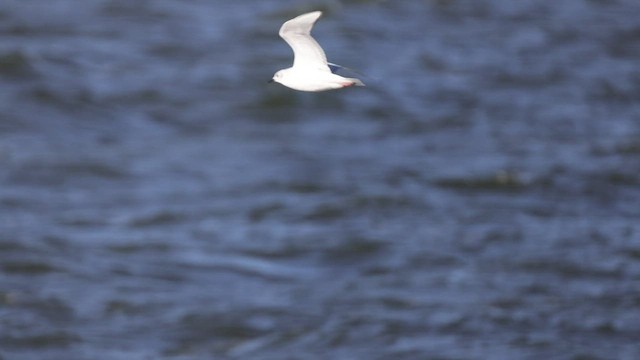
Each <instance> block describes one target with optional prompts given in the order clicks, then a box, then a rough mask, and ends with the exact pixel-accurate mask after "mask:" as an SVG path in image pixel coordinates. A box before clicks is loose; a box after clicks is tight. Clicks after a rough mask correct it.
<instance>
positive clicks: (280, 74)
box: [269, 70, 284, 83]
mask: <svg viewBox="0 0 640 360" xmlns="http://www.w3.org/2000/svg"><path fill="white" fill-rule="evenodd" d="M283 76H284V72H283V71H282V70H280V71H278V72H276V73H275V74H273V77H272V78H271V80H269V82H270V83H272V82H277V83H279V82H281V80H282V77H283Z"/></svg>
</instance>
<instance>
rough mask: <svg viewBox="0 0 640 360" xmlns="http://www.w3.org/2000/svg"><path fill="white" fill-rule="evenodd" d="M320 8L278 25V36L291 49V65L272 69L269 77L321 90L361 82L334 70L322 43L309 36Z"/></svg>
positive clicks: (292, 85)
mask: <svg viewBox="0 0 640 360" xmlns="http://www.w3.org/2000/svg"><path fill="white" fill-rule="evenodd" d="M321 15H322V12H321V11H313V12H310V13H306V14H302V15H300V16H297V17H295V18H293V19H291V20H289V21H287V22H285V23H284V24H283V25H282V27H281V28H280V32H279V34H280V37H282V38H283V39H284V41H286V42H287V44H289V46H291V48H292V49H293V55H294V58H293V66H292V67H290V68H287V69H283V70H280V71H278V72H276V73H275V75H274V76H273V78H272V81H275V82H277V83H280V84H282V85H284V86H287V87H289V88H292V89H294V90H300V91H325V90H332V89H340V88H344V87H349V86H353V85H356V86H364V84H363V83H362V81H360V80H358V79H355V78H346V77H342V76H340V75H337V74H334V73H333V72H332V71H331V68H330V67H329V65H332V67H336V65H334V64H330V63H328V62H327V56H326V55H325V53H324V50H322V47H320V45H319V44H318V42H317V41H316V40H315V39H314V38H313V37H312V36H311V29H312V28H313V25H314V24H315V22H316V21H317V20H318V18H320V16H321Z"/></svg>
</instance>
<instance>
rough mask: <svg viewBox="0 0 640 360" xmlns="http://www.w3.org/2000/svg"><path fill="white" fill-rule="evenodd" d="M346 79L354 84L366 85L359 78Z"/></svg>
mask: <svg viewBox="0 0 640 360" xmlns="http://www.w3.org/2000/svg"><path fill="white" fill-rule="evenodd" d="M347 80H349V81H353V85H355V86H366V85H365V84H364V83H363V82H362V81H360V79H356V78H347Z"/></svg>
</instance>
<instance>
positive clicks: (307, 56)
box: [279, 11, 330, 72]
mask: <svg viewBox="0 0 640 360" xmlns="http://www.w3.org/2000/svg"><path fill="white" fill-rule="evenodd" d="M320 15H322V12H321V11H314V12H310V13H306V14H302V15H300V16H298V17H295V18H293V19H291V20H289V21H287V22H285V23H284V24H283V25H282V27H281V28H280V33H279V34H280V37H281V38H283V39H284V41H286V42H287V44H289V46H291V48H292V49H293V66H294V67H306V68H313V69H316V70H326V71H327V72H330V70H329V66H328V65H327V56H326V55H325V53H324V50H322V48H321V47H320V45H319V44H318V42H317V41H316V40H315V39H314V38H313V37H311V28H313V24H315V22H316V21H317V20H318V18H319V17H320Z"/></svg>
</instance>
